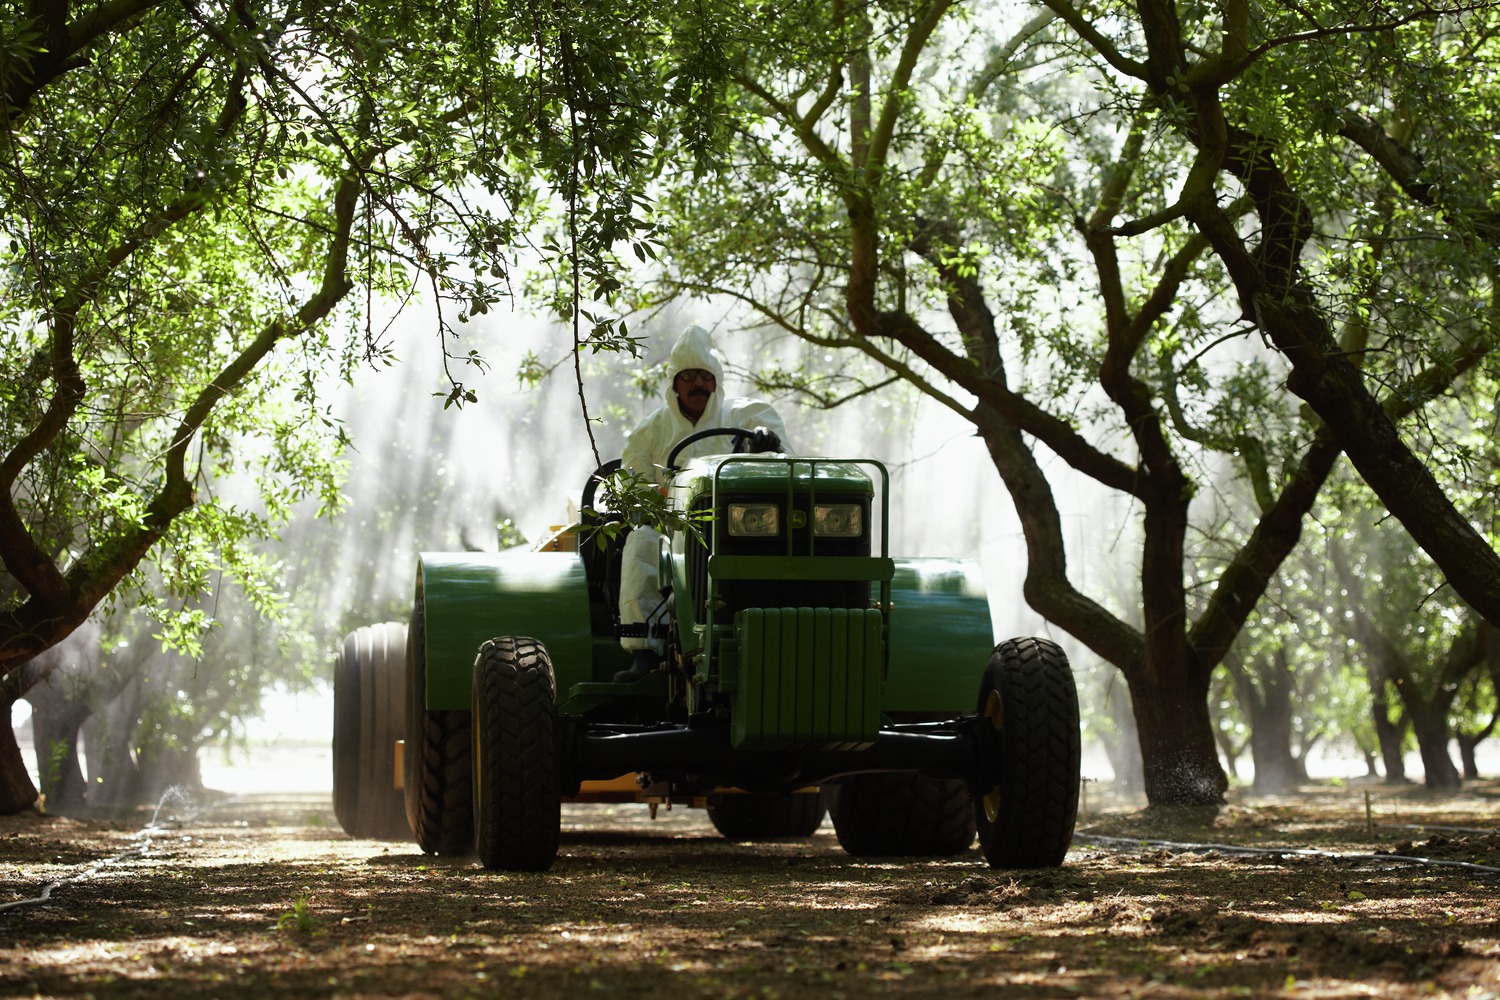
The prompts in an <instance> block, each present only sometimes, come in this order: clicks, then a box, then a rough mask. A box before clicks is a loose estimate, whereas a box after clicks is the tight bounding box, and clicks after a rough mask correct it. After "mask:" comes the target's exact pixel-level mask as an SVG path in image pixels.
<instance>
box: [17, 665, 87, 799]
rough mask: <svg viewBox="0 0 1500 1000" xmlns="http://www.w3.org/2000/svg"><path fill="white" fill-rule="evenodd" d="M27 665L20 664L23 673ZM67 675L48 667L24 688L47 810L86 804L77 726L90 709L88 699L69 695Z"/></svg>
mask: <svg viewBox="0 0 1500 1000" xmlns="http://www.w3.org/2000/svg"><path fill="white" fill-rule="evenodd" d="M25 670H26V668H24V667H23V668H22V673H24V672H25ZM70 679H72V680H77V678H69V677H68V675H66V674H64V673H63V672H62V671H60V670H53V671H49V672H48V673H47V675H46V676H45V677H43V678H41V679H39V680H38V681H37V682H36V683H35V684H32V685H31V686H30V687H29V688H27V689H26V700H27V701H29V702H30V703H31V727H32V739H33V742H34V743H35V745H36V773H37V774H38V775H39V776H40V777H41V782H42V789H41V791H42V794H43V795H45V796H46V797H47V811H48V812H50V813H57V814H61V815H68V814H71V813H76V812H78V811H79V810H81V809H82V808H83V807H84V806H85V805H86V804H87V798H88V783H87V782H86V781H85V780H84V777H83V767H82V763H81V761H82V757H81V755H80V754H79V728H80V727H81V726H82V725H83V722H84V720H85V719H87V718H88V717H89V714H90V712H91V707H90V703H89V702H88V701H87V700H86V699H85V700H78V699H74V698H69V697H68V695H67V691H66V688H67V687H68V686H69V685H68V683H67V682H68V681H69V680H70Z"/></svg>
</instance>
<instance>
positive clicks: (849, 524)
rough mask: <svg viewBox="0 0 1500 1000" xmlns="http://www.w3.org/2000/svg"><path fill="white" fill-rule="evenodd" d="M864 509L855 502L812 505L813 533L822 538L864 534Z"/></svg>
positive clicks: (855, 536)
mask: <svg viewBox="0 0 1500 1000" xmlns="http://www.w3.org/2000/svg"><path fill="white" fill-rule="evenodd" d="M864 529H865V526H864V509H863V508H862V507H861V506H860V505H859V504H857V503H828V504H823V503H820V504H815V505H814V506H813V534H815V535H818V536H820V537H823V538H858V537H860V536H861V535H863V534H864Z"/></svg>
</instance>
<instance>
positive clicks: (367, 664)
mask: <svg viewBox="0 0 1500 1000" xmlns="http://www.w3.org/2000/svg"><path fill="white" fill-rule="evenodd" d="M405 652H406V626H405V625H403V624H402V623H401V622H384V623H382V624H380V625H367V626H365V627H364V628H361V629H356V630H354V631H353V632H350V633H349V634H348V635H347V636H345V637H344V644H343V645H342V646H341V647H340V648H339V654H338V657H337V659H335V660H334V663H333V813H334V815H335V816H336V817H337V818H338V821H339V826H341V827H343V828H344V832H345V833H347V834H348V835H349V836H351V837H366V838H370V839H372V840H406V839H407V838H408V837H410V836H411V828H410V827H409V826H408V825H407V822H406V807H405V804H404V803H403V802H402V796H401V790H400V789H398V788H397V787H396V741H397V740H399V739H401V737H402V728H403V726H402V722H403V720H402V715H403V711H404V708H405V701H406V699H405V697H404V694H405V685H404V684H403V683H402V677H401V674H402V671H403V670H404V667H405V660H406V656H405Z"/></svg>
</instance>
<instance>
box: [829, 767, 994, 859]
mask: <svg viewBox="0 0 1500 1000" xmlns="http://www.w3.org/2000/svg"><path fill="white" fill-rule="evenodd" d="M828 811H829V813H830V814H831V815H832V816H833V829H834V832H835V833H837V834H838V838H839V844H840V846H842V847H843V848H844V850H845V851H846V852H847V853H849V854H853V855H855V856H856V857H865V856H871V855H896V856H900V857H935V856H944V855H949V854H959V853H961V852H963V851H966V850H968V849H969V845H970V844H972V843H974V807H973V805H972V804H971V802H970V796H969V787H968V785H967V784H965V783H964V782H963V781H962V780H960V779H957V778H929V777H928V776H927V775H925V774H917V773H915V772H908V771H889V772H879V773H873V774H852V775H850V776H849V777H847V778H841V779H839V781H838V783H837V785H836V786H834V791H833V794H832V795H830V796H829V800H828Z"/></svg>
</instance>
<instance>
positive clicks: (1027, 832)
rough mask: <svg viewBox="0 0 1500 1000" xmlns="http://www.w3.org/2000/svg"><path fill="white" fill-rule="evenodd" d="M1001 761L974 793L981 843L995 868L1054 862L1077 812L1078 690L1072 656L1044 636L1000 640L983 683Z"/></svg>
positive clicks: (984, 714) (982, 700)
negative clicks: (990, 782)
mask: <svg viewBox="0 0 1500 1000" xmlns="http://www.w3.org/2000/svg"><path fill="white" fill-rule="evenodd" d="M979 715H980V717H981V718H983V719H985V720H987V721H988V722H989V724H990V725H991V726H993V727H994V731H995V739H996V745H997V750H998V753H999V761H998V764H999V767H998V774H997V777H996V780H995V782H994V784H993V785H991V786H990V787H989V788H987V789H985V790H984V793H983V794H982V795H976V796H975V798H974V819H975V822H976V824H977V826H978V828H979V845H980V847H981V848H982V849H983V850H984V857H985V860H987V861H988V862H989V863H990V866H991V867H993V868H1056V867H1058V866H1059V865H1061V864H1062V862H1063V857H1064V856H1065V855H1066V854H1067V853H1068V845H1069V844H1070V843H1071V842H1072V840H1073V825H1074V823H1075V822H1076V821H1077V819H1078V780H1079V769H1080V755H1081V748H1080V741H1079V736H1078V692H1077V690H1076V688H1075V687H1074V684H1073V672H1072V670H1071V669H1070V668H1069V666H1068V657H1067V655H1066V654H1064V653H1063V651H1062V650H1061V649H1060V648H1059V647H1058V646H1057V644H1056V643H1053V642H1049V641H1048V640H1046V639H1034V638H1033V639H1011V640H1009V641H1007V642H1002V643H1001V644H1000V645H998V646H996V647H995V651H994V652H993V653H992V654H990V660H989V663H988V664H987V665H986V666H985V670H984V679H983V680H982V681H981V682H980V686H979Z"/></svg>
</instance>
